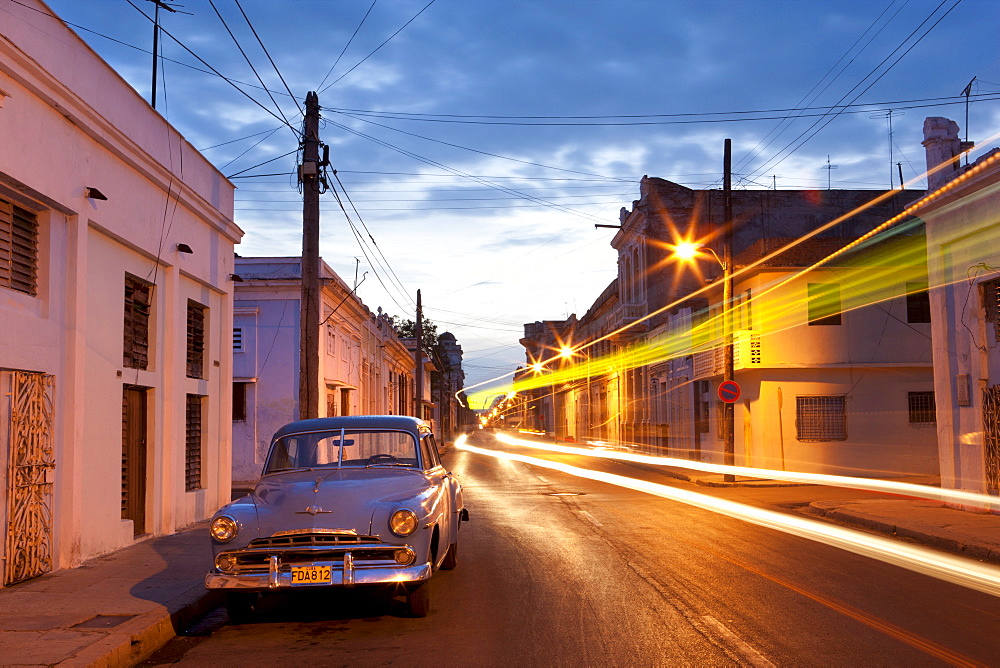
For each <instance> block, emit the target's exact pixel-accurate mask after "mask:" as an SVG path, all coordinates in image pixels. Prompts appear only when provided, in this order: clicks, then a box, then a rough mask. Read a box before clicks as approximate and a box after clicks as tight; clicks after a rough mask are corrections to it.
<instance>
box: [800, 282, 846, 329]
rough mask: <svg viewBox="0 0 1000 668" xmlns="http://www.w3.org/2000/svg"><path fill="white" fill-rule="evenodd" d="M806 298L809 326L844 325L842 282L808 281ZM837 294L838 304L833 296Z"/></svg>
mask: <svg viewBox="0 0 1000 668" xmlns="http://www.w3.org/2000/svg"><path fill="white" fill-rule="evenodd" d="M806 291H807V293H808V299H807V300H806V304H807V306H806V307H807V309H808V315H807V318H808V321H809V326H810V327H812V326H816V325H818V326H829V325H842V324H843V318H842V317H841V314H842V313H843V300H842V299H841V296H840V283H807V284H806ZM834 294H836V305H835V306H834V304H833V296H834Z"/></svg>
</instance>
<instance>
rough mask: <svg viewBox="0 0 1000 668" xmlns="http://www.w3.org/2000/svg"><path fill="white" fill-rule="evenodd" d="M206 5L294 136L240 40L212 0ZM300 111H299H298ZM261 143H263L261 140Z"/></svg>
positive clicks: (293, 131)
mask: <svg viewBox="0 0 1000 668" xmlns="http://www.w3.org/2000/svg"><path fill="white" fill-rule="evenodd" d="M208 4H209V5H210V6H211V7H212V9H213V10H214V11H215V15H216V16H218V17H219V20H220V21H221V22H222V27H223V28H225V29H226V32H227V33H229V37H230V38H232V40H233V43H234V44H236V48H237V49H239V52H240V55H242V56H243V60H245V61H247V65H249V66H250V70H251V71H252V72H253V74H254V76H255V77H257V81H259V82H260V85H261V86H263V88H264V91H265V92H266V93H267V96H268V97H269V98H271V102H272V103H273V104H274V108H275V109H277V110H278V113H279V114H281V119H282V120H283V121H284V122H285V125H287V126H288V127H289V128H291V129H292V133H293V134H294V133H295V129H294V128H292V124H291V123H289V121H288V118H287V117H286V116H285V112H283V111H282V110H281V105H279V104H278V102H277V100H275V99H274V96H273V95H271V91H270V90H268V88H267V84H265V83H264V80H263V79H262V78H261V76H260V73H259V72H258V71H257V68H256V67H254V65H253V63H252V62H250V56H248V55H247V52H246V51H244V50H243V45H242V44H240V40H238V39H236V35H234V34H233V31H232V30H230V29H229V24H228V23H226V19H224V18H223V17H222V14H221V13H220V12H219V8H218V7H216V6H215V1H214V0H208ZM300 111H301V109H300ZM295 138H296V139H298V138H299V137H298V135H297V134H296V135H295ZM265 139H266V137H265ZM261 141H263V139H262V140H261ZM258 143H259V142H258ZM251 148H252V147H251Z"/></svg>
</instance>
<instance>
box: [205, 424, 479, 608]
mask: <svg viewBox="0 0 1000 668" xmlns="http://www.w3.org/2000/svg"><path fill="white" fill-rule="evenodd" d="M468 517H469V515H468V511H467V510H466V509H465V506H464V503H463V499H462V487H461V485H460V484H459V483H458V481H457V480H456V479H455V478H454V476H452V474H451V473H450V472H448V471H447V470H445V468H444V466H442V464H441V460H440V459H439V457H438V449H437V444H436V443H435V440H434V436H433V435H432V434H431V430H430V427H429V425H428V424H427V423H425V422H424V421H422V420H418V419H417V418H412V417H406V416H400V415H366V416H345V417H331V418H319V419H313V420H300V421H298V422H292V423H291V424H288V425H285V426H284V427H282V428H281V429H279V430H278V431H277V432H276V433H275V435H274V438H273V439H272V441H271V448H270V451H269V453H268V456H267V461H266V462H265V464H264V471H263V474H262V476H261V479H260V481H259V482H258V483H257V485H256V487H255V488H254V490H253V492H252V493H251V494H248V495H247V496H244V497H242V498H240V499H237V500H235V501H233V502H232V503H230V504H228V505H226V506H223V507H222V508H221V509H220V510H219V511H218V512H217V513H216V514H215V516H214V517H213V518H212V523H211V527H210V532H211V536H212V548H213V552H214V554H215V564H214V566H215V567H214V568H213V569H212V570H211V571H210V572H209V573H208V574H207V575H206V576H205V586H206V587H207V588H208V589H223V590H225V592H226V608H227V610H228V611H229V615H230V618H231V619H233V620H234V621H242V620H244V619H246V617H247V616H248V615H249V614H251V613H252V612H253V610H254V609H255V606H256V605H257V603H258V599H259V596H260V595H261V594H266V593H268V592H276V591H292V590H306V589H311V590H315V589H316V588H323V587H358V586H379V587H392V588H393V589H394V591H395V592H396V593H398V594H400V595H403V596H405V597H406V603H407V606H408V609H409V613H410V615H412V616H414V617H423V616H424V615H426V614H427V609H428V605H429V603H430V598H429V587H428V584H427V582H428V580H430V577H431V574H432V573H433V571H434V570H436V569H438V568H443V569H451V568H455V566H456V565H457V564H458V529H459V526H460V525H461V522H462V521H463V520H467V519H468Z"/></svg>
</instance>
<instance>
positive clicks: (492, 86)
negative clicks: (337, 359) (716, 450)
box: [0, 0, 1000, 385]
mask: <svg viewBox="0 0 1000 668" xmlns="http://www.w3.org/2000/svg"><path fill="white" fill-rule="evenodd" d="M8 2H16V0H0V9H2V5H3V4H4V3H8ZM48 2H49V6H50V7H51V8H52V9H53V11H54V12H55V13H57V14H58V15H60V16H61V17H62V18H63V19H64V20H66V21H67V22H69V23H70V24H71V26H72V27H73V28H74V29H75V30H76V31H77V32H78V33H79V34H80V35H81V36H82V37H83V39H85V40H86V41H87V42H88V43H89V44H90V45H91V46H92V47H93V48H94V49H95V50H96V51H97V52H98V53H99V54H100V55H101V56H103V57H104V58H105V60H107V61H108V62H109V63H110V64H111V65H112V66H113V67H114V68H115V69H116V70H118V72H120V73H121V75H122V76H123V77H124V78H125V79H126V80H127V81H128V82H129V83H131V84H132V86H134V87H135V88H136V90H137V91H138V92H139V93H140V94H141V95H143V96H144V97H146V98H147V99H149V96H150V91H151V60H152V56H151V48H152V35H153V29H152V23H151V21H150V18H149V17H152V14H153V7H154V5H153V3H152V2H151V1H150V0H89V1H88V2H81V0H48ZM171 5H172V6H173V7H175V8H176V9H178V10H180V11H178V12H176V13H171V12H167V11H163V10H161V11H160V20H161V22H162V25H163V28H164V30H165V31H166V32H167V33H169V34H164V35H162V36H161V40H160V46H161V54H162V56H163V61H162V63H161V66H160V75H161V79H160V88H159V90H158V93H157V98H158V99H157V109H158V110H159V111H160V112H161V113H162V114H163V115H164V116H165V117H166V118H167V119H168V120H169V121H171V122H172V123H173V124H174V125H175V126H176V127H178V128H179V129H180V131H181V132H183V133H184V135H185V136H186V137H187V138H188V140H189V141H190V142H191V143H192V144H193V145H194V146H195V147H197V148H199V149H201V150H203V152H204V153H205V155H206V156H207V157H208V158H209V159H210V160H212V161H213V162H214V163H215V164H216V165H217V166H218V167H219V168H220V169H221V170H222V171H223V173H225V174H226V175H228V176H231V177H232V179H233V182H234V183H236V184H237V185H238V186H239V190H238V192H237V200H236V222H237V223H238V224H239V225H240V227H241V228H242V229H243V230H244V231H245V232H246V236H245V237H244V239H243V243H242V245H241V246H240V247H238V249H237V250H238V252H239V253H240V254H241V255H244V256H259V255H299V254H300V253H301V198H300V195H299V193H298V191H297V189H296V186H295V181H294V178H293V177H292V174H293V173H294V170H295V164H296V150H297V148H298V140H297V138H296V135H295V133H294V132H293V131H292V129H291V128H290V127H288V126H289V125H291V126H292V127H294V128H299V127H300V126H301V122H302V118H301V114H300V110H299V108H300V106H301V105H302V104H303V100H304V98H305V95H306V93H307V92H308V91H311V90H314V91H318V93H319V100H320V104H321V105H322V107H323V124H322V126H321V139H322V140H323V141H324V142H325V143H326V144H328V145H329V146H330V156H331V163H332V167H334V168H335V169H336V170H337V172H338V174H337V176H338V177H339V181H340V183H336V184H335V186H336V188H335V189H336V190H337V191H338V192H339V193H340V195H341V199H342V200H343V201H344V203H345V205H346V207H347V209H348V211H349V212H350V220H348V218H347V216H345V214H344V213H343V212H342V211H341V210H340V207H339V205H338V202H337V199H336V198H335V197H334V193H333V192H329V193H327V194H326V195H324V196H323V197H322V219H321V225H322V233H321V234H322V237H321V254H322V256H323V258H324V259H325V260H326V261H327V262H328V263H329V264H330V265H331V266H332V267H333V268H334V269H335V270H336V271H337V272H338V273H339V274H340V275H341V276H343V277H344V278H345V280H347V281H348V282H349V283H353V282H354V281H355V276H357V280H358V281H360V285H359V287H358V294H359V295H360V296H361V298H362V300H363V301H364V302H365V303H366V304H367V305H368V307H369V308H370V309H372V310H373V311H374V310H375V309H376V308H378V307H381V308H382V309H383V310H385V311H387V312H389V313H391V314H395V315H399V316H402V317H404V318H405V317H412V316H413V312H414V303H415V295H416V291H417V289H420V290H421V291H422V296H423V303H424V306H425V310H426V314H427V315H428V317H429V318H430V319H431V320H433V321H434V322H435V323H437V324H438V327H439V331H446V330H447V331H451V332H453V333H454V334H455V335H456V337H457V338H458V341H459V343H460V344H461V345H462V346H463V347H464V350H465V365H466V373H467V375H468V380H467V385H472V384H474V383H478V382H481V381H484V380H486V379H489V378H493V377H495V376H501V375H502V374H505V373H510V372H512V371H513V369H514V368H515V366H516V365H517V364H519V363H523V360H524V353H523V350H522V349H521V348H520V347H519V346H518V343H517V340H518V338H519V337H520V336H521V334H522V332H523V330H522V325H523V323H525V322H532V321H535V320H542V319H558V318H563V317H566V316H567V315H568V314H570V313H577V314H578V315H583V313H584V312H586V310H587V308H588V307H589V306H590V305H591V304H592V303H593V301H594V300H595V299H596V298H597V296H598V295H599V294H600V292H601V291H602V290H603V289H604V288H605V287H606V286H607V285H608V283H609V282H610V281H611V280H612V279H613V278H614V277H615V274H616V265H615V261H616V256H615V253H614V251H613V249H612V248H611V247H610V243H609V242H610V240H611V237H612V233H613V230H609V229H604V228H600V229H596V228H595V227H594V224H595V223H603V224H615V223H617V222H618V212H619V209H620V208H621V207H622V206H631V202H632V200H633V199H635V198H637V197H638V182H639V179H640V178H641V177H642V176H643V175H644V174H648V175H650V176H658V177H662V178H666V179H670V180H672V181H675V182H678V183H681V184H683V185H686V186H689V187H692V188H718V187H720V186H721V179H722V176H721V170H722V149H723V143H724V139H725V138H726V137H731V138H732V139H733V148H734V159H733V165H734V172H735V174H734V187H737V188H773V187H777V188H779V189H786V188H792V189H800V188H817V187H818V188H826V187H827V185H828V179H829V185H830V186H831V187H833V188H871V189H884V188H887V187H889V185H890V178H893V179H896V178H898V177H897V176H896V174H897V173H898V172H897V171H896V170H897V168H896V165H895V163H897V162H898V163H901V164H902V167H903V173H904V176H905V177H906V179H908V180H910V179H918V178H919V176H920V173H921V172H922V171H923V167H924V165H923V149H922V148H921V146H920V141H921V139H922V135H921V126H922V123H923V119H924V118H925V117H926V116H948V117H950V118H953V119H955V120H957V121H958V122H959V124H960V125H962V126H963V130H962V131H963V133H964V132H965V128H964V125H965V105H964V100H965V98H964V97H962V92H963V89H965V88H966V85H967V84H968V83H969V81H970V80H971V79H972V78H973V77H976V81H975V83H973V85H972V87H971V90H970V93H971V100H972V104H971V107H970V123H969V126H970V130H969V136H970V139H973V140H975V141H977V142H978V143H981V144H983V148H988V147H990V146H995V145H996V144H997V141H996V140H994V139H992V138H991V135H993V134H994V133H996V132H997V131H1000V117H998V116H1000V104H998V102H997V101H996V100H997V98H998V97H1000V51H998V48H997V40H996V29H997V26H998V25H1000V3H998V2H995V1H994V0H964V2H963V1H962V0H944V1H943V2H942V1H940V0H859V1H852V0H770V1H765V0H741V1H737V0H697V1H696V0H686V1H679V0H635V1H628V0H604V1H597V0H573V1H563V0H430V1H428V0H375V1H374V2H373V1H372V0H280V1H279V0H181V1H179V2H176V3H171ZM143 12H144V13H145V15H144V14H143ZM220 17H221V18H220ZM241 49H242V53H241ZM244 54H245V55H244ZM248 60H249V64H248V62H247V61H248ZM272 61H273V64H272ZM251 65H252V67H251ZM255 70H256V73H255ZM258 76H259V77H260V79H261V80H263V82H264V86H266V88H267V90H266V91H265V90H264V86H262V85H261V83H260V81H259V80H258V78H257V77H258ZM991 82H994V83H991ZM289 90H290V91H291V95H290V94H289V92H288V91H289ZM293 97H294V99H293ZM844 105H850V106H844ZM834 108H835V113H831V109H834ZM890 112H892V113H891V116H890ZM890 118H891V122H892V130H893V134H892V141H891V143H890V135H889V123H888V121H889V120H890ZM286 121H287V124H286ZM989 142H992V144H991V143H989ZM827 165H830V166H835V168H834V169H827V168H826V167H827ZM897 185H898V182H897ZM919 185H920V184H919V183H918V184H914V187H919ZM345 193H346V195H345ZM348 198H349V201H350V203H348V201H347V200H348ZM351 203H352V204H353V206H352V204H351ZM355 209H356V211H355ZM359 238H360V239H361V242H359V240H358V239H359ZM373 240H374V243H373ZM362 242H363V243H362Z"/></svg>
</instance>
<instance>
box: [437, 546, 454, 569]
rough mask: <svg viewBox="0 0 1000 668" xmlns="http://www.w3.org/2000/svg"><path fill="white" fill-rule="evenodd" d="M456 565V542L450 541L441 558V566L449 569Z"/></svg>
mask: <svg viewBox="0 0 1000 668" xmlns="http://www.w3.org/2000/svg"><path fill="white" fill-rule="evenodd" d="M456 566H458V543H452V544H451V547H449V548H448V552H447V553H446V554H445V555H444V559H442V560H441V568H442V569H443V570H446V571H450V570H452V569H453V568H455V567H456Z"/></svg>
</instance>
